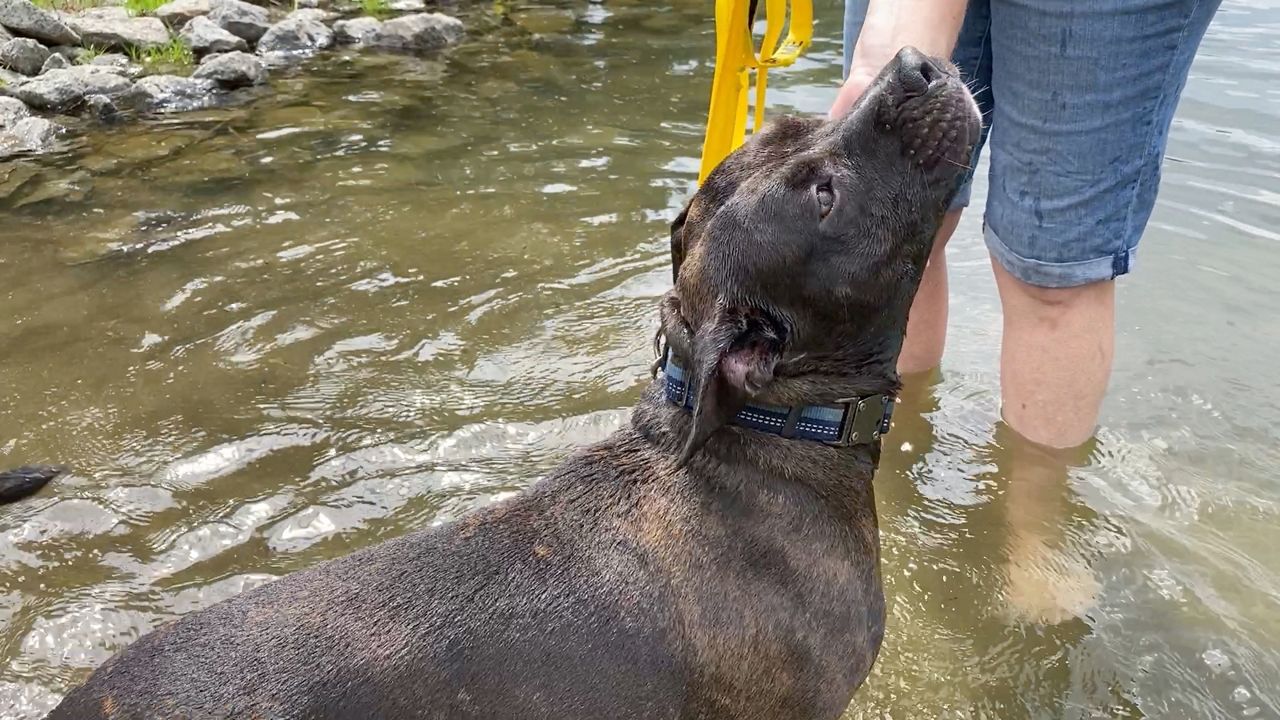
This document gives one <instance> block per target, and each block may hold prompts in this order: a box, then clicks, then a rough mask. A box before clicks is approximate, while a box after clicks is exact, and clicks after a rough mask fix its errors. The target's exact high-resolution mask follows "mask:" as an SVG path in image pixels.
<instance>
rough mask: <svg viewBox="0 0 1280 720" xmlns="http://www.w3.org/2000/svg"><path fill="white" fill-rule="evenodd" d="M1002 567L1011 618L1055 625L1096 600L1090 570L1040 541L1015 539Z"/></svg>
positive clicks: (1079, 614) (1096, 588) (1080, 614)
mask: <svg viewBox="0 0 1280 720" xmlns="http://www.w3.org/2000/svg"><path fill="white" fill-rule="evenodd" d="M1005 570H1006V578H1005V581H1006V584H1005V597H1004V600H1005V613H1006V615H1007V616H1008V618H1009V619H1010V620H1012V621H1021V622H1030V623H1038V624H1041V625H1058V624H1061V623H1064V622H1067V621H1068V620H1071V619H1073V618H1077V617H1083V616H1084V614H1085V613H1087V612H1089V610H1091V609H1092V608H1093V607H1094V605H1095V604H1096V603H1097V600H1098V592H1099V590H1100V584H1099V583H1098V579H1097V577H1095V576H1094V574H1093V570H1092V569H1090V568H1089V566H1088V565H1087V564H1086V563H1085V562H1084V561H1083V560H1080V559H1079V558H1075V557H1071V556H1068V555H1066V554H1064V553H1063V552H1061V551H1059V550H1053V549H1051V548H1049V547H1047V546H1045V545H1044V544H1043V543H1041V542H1040V541H1039V540H1020V541H1015V543H1014V547H1013V548H1012V551H1011V553H1010V557H1009V564H1008V566H1007V567H1006V568H1005Z"/></svg>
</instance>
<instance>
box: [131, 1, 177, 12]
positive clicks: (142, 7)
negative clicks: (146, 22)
mask: <svg viewBox="0 0 1280 720" xmlns="http://www.w3.org/2000/svg"><path fill="white" fill-rule="evenodd" d="M168 1H169V0H124V9H125V10H128V11H129V14H130V15H150V14H151V13H153V12H155V11H156V8H158V7H160V6H161V5H163V4H165V3H166V2H168Z"/></svg>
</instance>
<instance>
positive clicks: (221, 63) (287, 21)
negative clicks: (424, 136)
mask: <svg viewBox="0 0 1280 720" xmlns="http://www.w3.org/2000/svg"><path fill="white" fill-rule="evenodd" d="M109 1H111V2H119V1H120V0H109ZM298 2H299V3H300V4H310V5H313V7H293V8H288V9H283V8H277V7H274V6H270V5H265V6H264V5H257V4H253V3H250V2H245V0H171V2H168V3H166V4H164V5H161V6H159V7H157V8H155V9H154V10H152V11H150V12H149V13H145V14H133V13H132V12H131V11H130V9H129V8H126V7H124V6H118V5H108V6H101V7H90V8H84V9H80V10H76V11H74V12H59V11H56V10H53V9H48V8H45V7H41V6H39V5H36V4H34V3H32V2H31V1H30V0H0V158H5V157H9V156H13V155H20V154H35V153H40V152H45V151H47V150H49V149H51V148H52V147H53V146H54V144H55V143H56V141H57V139H58V138H59V136H61V135H62V134H63V133H65V132H67V130H66V128H64V127H63V126H62V125H60V124H59V123H58V122H57V117H58V116H78V117H82V118H87V119H89V120H91V121H93V122H98V123H114V122H118V121H120V120H122V119H124V118H126V117H129V116H130V115H134V114H137V113H171V112H186V111H193V110H201V109H205V108H210V107H216V106H218V105H221V104H224V103H227V102H230V101H231V99H232V98H233V97H235V93H236V92H238V91H240V90H242V89H244V88H251V87H255V86H261V85H265V84H267V83H268V79H269V75H270V72H271V70H272V69H275V68H279V67H281V66H284V65H288V64H290V63H294V62H297V61H299V60H302V59H304V58H307V57H310V56H312V55H314V54H316V53H318V52H321V51H324V50H327V49H329V48H332V47H334V46H335V45H346V46H353V47H357V48H361V49H368V50H372V51H385V52H399V53H430V52H434V51H438V50H441V49H443V48H446V47H448V46H450V45H453V44H456V43H458V42H459V41H461V40H462V38H463V36H464V35H465V28H464V26H463V24H462V22H461V21H460V20H458V19H456V18H454V17H451V16H449V15H445V14H442V13H439V12H424V10H425V4H424V3H423V0H389V2H388V1H386V0H376V2H370V0H365V2H363V3H362V4H361V5H359V6H355V5H347V6H332V7H328V6H323V7H322V6H321V5H322V4H323V3H325V2H326V0H298ZM369 11H375V12H376V13H377V14H378V15H381V16H384V17H387V19H379V18H378V17H373V16H372V15H370V14H368V13H369ZM175 68H177V69H175Z"/></svg>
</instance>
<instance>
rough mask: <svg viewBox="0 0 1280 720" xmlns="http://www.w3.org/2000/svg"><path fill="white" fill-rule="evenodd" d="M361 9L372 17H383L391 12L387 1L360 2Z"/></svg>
mask: <svg viewBox="0 0 1280 720" xmlns="http://www.w3.org/2000/svg"><path fill="white" fill-rule="evenodd" d="M360 9H361V10H363V11H364V14H365V15H369V16H370V17H382V16H383V15H386V14H387V13H389V12H390V11H391V9H390V8H388V7H387V0H360Z"/></svg>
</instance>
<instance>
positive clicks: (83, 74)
mask: <svg viewBox="0 0 1280 720" xmlns="http://www.w3.org/2000/svg"><path fill="white" fill-rule="evenodd" d="M11 94H12V95H13V96H14V97H16V98H18V99H19V100H21V101H23V102H25V103H26V104H28V105H30V106H31V107H33V108H36V109H37V110H54V111H61V110H69V109H71V108H73V107H75V106H77V105H79V104H80V102H81V101H83V100H84V98H85V96H86V95H106V96H107V97H109V98H112V99H128V100H132V98H133V97H134V94H135V93H134V85H133V81H132V80H130V79H129V78H127V77H125V76H124V75H122V74H120V72H119V71H118V70H117V69H116V68H106V67H95V66H93V65H78V66H75V67H69V68H66V69H63V70H50V71H49V72H47V73H45V74H43V75H41V76H40V77H37V78H32V79H31V80H28V81H26V82H24V83H22V84H21V85H18V86H17V87H15V88H13V89H12V90H11Z"/></svg>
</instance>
